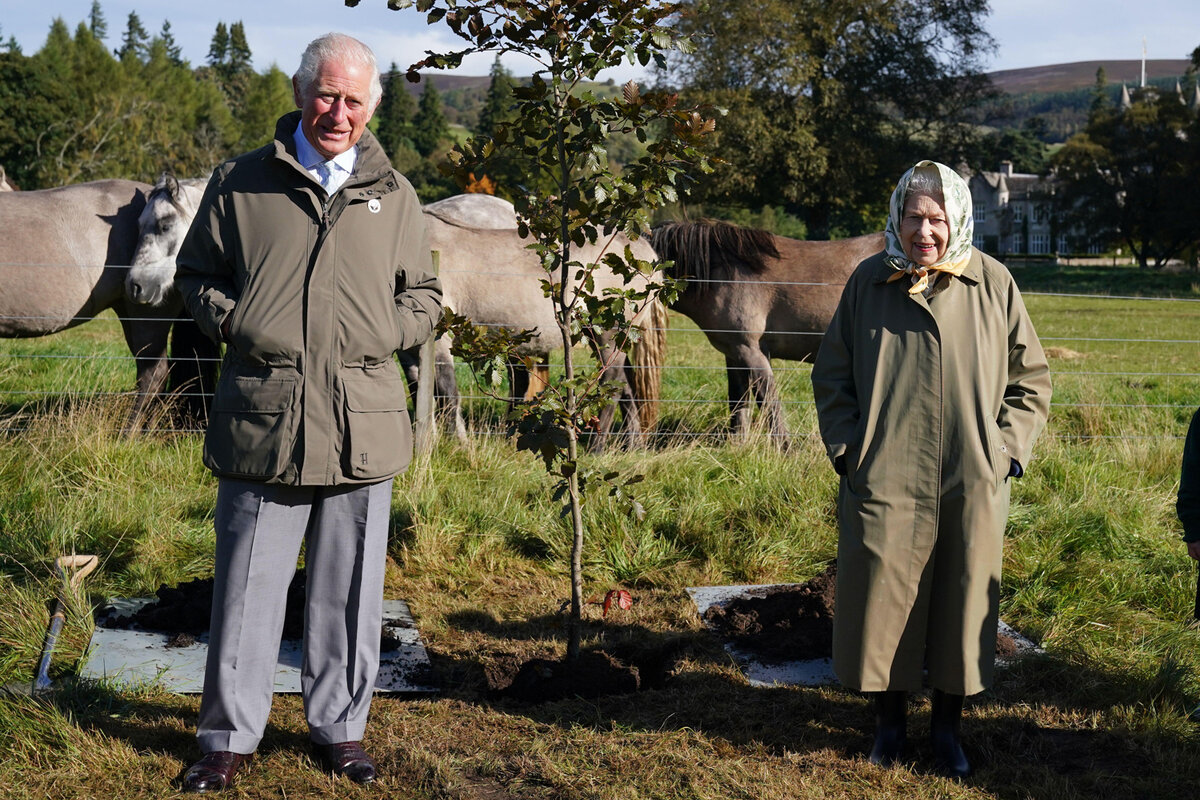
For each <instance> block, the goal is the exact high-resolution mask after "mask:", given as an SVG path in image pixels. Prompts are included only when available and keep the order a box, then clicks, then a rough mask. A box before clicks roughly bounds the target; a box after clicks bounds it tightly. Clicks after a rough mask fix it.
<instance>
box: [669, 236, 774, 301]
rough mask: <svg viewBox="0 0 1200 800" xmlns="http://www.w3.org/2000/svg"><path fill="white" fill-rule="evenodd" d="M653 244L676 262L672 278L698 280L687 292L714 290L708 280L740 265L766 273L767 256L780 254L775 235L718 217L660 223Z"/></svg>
mask: <svg viewBox="0 0 1200 800" xmlns="http://www.w3.org/2000/svg"><path fill="white" fill-rule="evenodd" d="M650 245H651V247H653V248H654V252H655V253H657V254H658V255H659V257H660V258H664V259H668V260H670V261H674V262H675V266H674V268H672V269H671V270H670V274H671V276H672V277H675V278H690V279H692V280H693V281H694V283H692V284H691V285H690V286H689V287H688V289H687V291H688V292H695V293H696V294H698V295H703V294H707V293H708V292H709V291H710V290H711V287H710V286H709V284H708V283H707V281H710V280H713V279H714V278H716V277H718V276H725V275H729V274H731V273H733V272H736V271H737V270H738V269H739V268H742V269H746V270H749V271H750V272H755V273H759V272H763V271H764V270H766V268H767V264H766V259H768V258H779V257H780V255H779V250H778V248H776V247H775V235H774V234H772V233H770V232H769V231H764V230H761V229H758V228H744V227H742V226H740V225H734V224H733V223H731V222H724V221H722V220H717V219H702V220H697V221H695V222H667V223H663V224H662V225H657V226H655V228H654V230H653V231H651V234H650Z"/></svg>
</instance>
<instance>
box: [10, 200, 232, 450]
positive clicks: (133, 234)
mask: <svg viewBox="0 0 1200 800" xmlns="http://www.w3.org/2000/svg"><path fill="white" fill-rule="evenodd" d="M151 188H152V187H150V186H149V185H148V184H145V183H139V182H135V181H126V180H102V181H93V182H91V183H83V184H76V185H72V186H63V187H59V188H55V189H41V190H36V191H28V192H11V193H5V194H0V338H22V337H33V336H45V335H47V334H51V333H57V332H58V331H61V330H65V329H67V328H71V327H74V326H76V325H79V324H82V323H83V322H86V321H88V320H90V319H92V318H93V317H95V316H96V315H97V314H99V313H100V312H101V311H103V310H105V309H108V308H111V309H113V310H114V311H115V312H116V314H117V318H118V319H119V321H120V323H121V330H122V332H123V334H124V336H125V343H126V344H127V345H128V347H129V351H130V352H131V353H132V354H133V356H134V359H135V363H136V369H137V389H136V395H135V398H134V403H133V406H132V408H131V410H130V416H129V418H128V420H127V421H126V425H125V429H126V431H132V430H135V429H137V428H140V427H141V426H142V425H143V423H144V421H145V412H146V408H147V404H148V403H149V402H150V400H151V399H153V398H155V397H156V396H158V395H159V394H161V393H162V392H163V390H164V389H165V388H167V383H168V376H169V371H168V360H167V347H168V341H169V340H170V339H171V338H172V336H171V330H172V325H174V324H175V323H176V321H177V319H178V318H179V317H180V313H181V312H182V302H181V301H180V300H179V299H178V297H176V298H175V300H174V301H173V302H172V301H170V300H169V299H168V298H163V299H162V300H163V302H162V303H161V304H160V305H157V306H150V305H145V304H142V303H139V302H135V301H134V299H132V298H131V297H130V296H129V295H128V294H127V292H126V277H127V275H128V273H129V272H130V271H131V270H130V265H132V264H134V263H135V262H137V261H138V259H139V257H142V256H141V254H142V253H143V252H145V251H148V250H149V251H153V250H156V249H157V248H158V247H159V246H160V239H161V238H162V235H163V234H162V232H161V231H159V230H158V229H157V228H156V227H155V226H154V225H151V224H149V222H148V220H145V219H144V213H143V212H144V211H145V210H146V208H147V197H148V196H149V195H150V194H151ZM143 222H145V223H146V224H143ZM188 327H194V323H191V322H190V320H186V321H183V322H180V323H179V324H178V325H176V326H175V336H174V339H175V341H176V342H179V340H180V338H181V336H182V337H184V338H186V336H185V335H184V334H183V333H181V331H182V330H183V329H185V328H188ZM197 333H198V331H197ZM199 348H200V350H201V351H202V352H203V355H201V354H197V353H195V352H194V353H193V354H192V359H193V361H194V362H196V361H199V360H200V359H208V358H209V354H215V346H213V347H209V348H208V349H207V350H206V349H205V348H204V346H203V344H202V343H201V344H199ZM193 349H194V348H193Z"/></svg>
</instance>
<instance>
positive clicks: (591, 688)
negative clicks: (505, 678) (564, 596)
mask: <svg viewBox="0 0 1200 800" xmlns="http://www.w3.org/2000/svg"><path fill="white" fill-rule="evenodd" d="M640 688H641V676H640V675H639V674H638V669H637V667H631V666H629V665H628V664H625V663H624V662H622V661H619V660H618V659H616V658H614V657H613V656H612V655H610V654H609V653H606V652H604V651H603V650H588V651H586V652H583V653H580V654H579V659H578V660H577V661H575V662H574V663H568V662H565V661H551V660H549V659H545V658H535V659H532V660H530V661H526V662H525V663H524V664H521V665H520V667H519V668H518V669H517V671H516V674H515V675H513V676H512V682H511V683H510V684H508V685H507V686H506V687H504V688H503V689H500V690H499V691H498V692H497V693H496V694H497V695H499V696H501V697H509V698H512V699H514V700H521V701H522V702H526V703H545V702H550V701H553V700H562V699H565V698H568V697H584V698H591V697H607V696H609V695H616V694H629V693H631V692H636V691H637V690H638V689H640Z"/></svg>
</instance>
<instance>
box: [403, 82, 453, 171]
mask: <svg viewBox="0 0 1200 800" xmlns="http://www.w3.org/2000/svg"><path fill="white" fill-rule="evenodd" d="M448 138H450V125H449V124H448V123H447V122H446V115H445V114H443V113H442V98H441V95H439V94H438V90H437V87H436V86H434V85H433V81H432V80H429V79H426V81H425V90H424V91H422V92H421V101H420V102H419V103H418V104H417V114H416V116H415V117H413V123H412V143H413V147H415V148H416V150H417V152H418V153H420V154H421V155H423V156H429V155H432V154H433V152H434V151H435V150H437V148H438V146H439V145H440V144H441V143H442V142H443V141H445V140H446V139H448Z"/></svg>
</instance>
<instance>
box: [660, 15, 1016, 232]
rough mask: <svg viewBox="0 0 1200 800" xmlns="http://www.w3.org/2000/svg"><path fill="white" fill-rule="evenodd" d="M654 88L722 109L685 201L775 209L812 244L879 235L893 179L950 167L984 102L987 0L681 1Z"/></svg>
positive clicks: (962, 149)
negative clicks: (682, 44)
mask: <svg viewBox="0 0 1200 800" xmlns="http://www.w3.org/2000/svg"><path fill="white" fill-rule="evenodd" d="M684 7H685V8H684V13H683V14H682V15H681V17H680V19H679V23H678V25H679V29H680V31H681V32H683V33H685V34H689V35H692V36H693V37H694V39H695V41H696V49H695V50H694V51H692V52H688V53H678V54H674V55H672V57H671V59H670V60H669V62H668V65H667V67H666V69H664V70H662V71H661V72H660V80H661V81H662V82H663V83H664V84H666V85H670V86H674V87H678V88H680V89H682V90H684V92H685V95H686V96H687V97H688V98H691V99H694V100H697V101H702V102H708V103H711V104H713V105H715V106H719V107H724V108H727V109H728V113H727V114H726V115H725V116H724V117H723V118H722V121H721V125H720V127H719V129H718V135H717V137H716V141H715V142H714V145H713V147H714V154H715V155H716V156H718V157H719V158H720V159H721V160H722V161H723V162H724V163H723V164H720V165H718V167H717V169H716V170H715V171H714V173H713V174H712V176H710V177H709V178H708V179H706V180H704V181H703V182H701V183H700V184H699V185H698V186H696V187H695V189H694V190H693V191H692V192H690V197H691V198H692V199H693V200H715V201H720V202H725V203H731V204H737V205H746V206H752V207H755V206H759V205H762V204H764V203H780V204H782V205H783V207H784V209H785V210H786V211H788V212H791V213H794V214H796V215H797V216H799V217H800V218H801V219H802V220H803V221H804V222H805V223H806V225H807V227H808V229H809V231H810V232H811V234H812V235H813V236H814V237H817V238H826V237H828V236H829V235H830V234H831V233H834V232H837V233H862V232H866V231H868V230H878V229H879V228H880V227H881V226H882V223H883V220H884V217H885V216H886V208H885V206H886V203H887V198H888V195H889V193H890V190H891V187H892V186H893V185H894V182H895V180H896V177H897V176H898V175H899V174H901V173H902V172H903V171H904V170H905V169H907V168H908V167H909V166H911V165H912V164H913V163H914V162H915V161H916V160H918V159H920V158H936V159H938V160H940V161H943V162H946V163H951V164H955V163H957V162H958V161H959V159H960V158H961V157H962V156H963V155H964V153H965V152H966V151H967V146H968V145H969V143H970V142H971V141H972V139H973V137H974V135H975V133H974V130H973V128H972V126H971V125H969V124H968V122H967V120H968V117H967V115H966V111H967V109H969V108H970V107H971V106H972V105H974V104H975V103H976V102H978V101H979V100H980V99H982V98H983V97H985V96H987V95H988V93H989V90H988V84H987V81H986V79H985V78H984V77H983V76H982V75H981V74H980V69H981V60H980V59H981V57H982V55H983V54H984V53H986V52H988V50H989V49H990V48H991V47H992V40H991V38H990V37H989V36H988V34H987V33H986V32H985V31H984V29H983V27H982V23H983V18H984V15H985V14H986V13H987V2H986V0H842V2H837V3H827V2H824V0H761V2H758V3H745V2H741V0H685V2H684Z"/></svg>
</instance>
